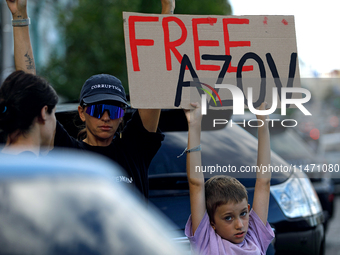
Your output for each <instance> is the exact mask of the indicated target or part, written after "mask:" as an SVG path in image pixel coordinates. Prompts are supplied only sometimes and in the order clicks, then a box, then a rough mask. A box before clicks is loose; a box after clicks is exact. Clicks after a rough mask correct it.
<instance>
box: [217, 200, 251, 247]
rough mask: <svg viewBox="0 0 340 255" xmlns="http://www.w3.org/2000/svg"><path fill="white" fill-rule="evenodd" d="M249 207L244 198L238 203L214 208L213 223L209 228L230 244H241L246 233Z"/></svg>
mask: <svg viewBox="0 0 340 255" xmlns="http://www.w3.org/2000/svg"><path fill="white" fill-rule="evenodd" d="M249 210H250V205H249V204H248V203H247V200H246V199H245V198H244V199H243V200H242V202H240V203H227V204H224V205H220V206H218V207H217V208H216V212H215V215H214V220H215V223H213V222H211V226H212V227H213V229H214V230H215V231H216V233H217V234H218V235H219V236H220V237H222V238H223V239H226V240H228V241H230V242H232V243H241V242H242V241H243V240H244V238H245V236H246V234H247V231H248V224H249Z"/></svg>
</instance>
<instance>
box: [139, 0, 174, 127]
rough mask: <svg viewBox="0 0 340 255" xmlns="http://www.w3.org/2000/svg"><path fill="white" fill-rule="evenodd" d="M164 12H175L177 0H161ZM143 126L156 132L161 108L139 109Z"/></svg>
mask: <svg viewBox="0 0 340 255" xmlns="http://www.w3.org/2000/svg"><path fill="white" fill-rule="evenodd" d="M161 2H162V14H173V12H174V9H175V0H161ZM138 112H139V115H140V118H141V120H142V123H143V126H144V128H145V129H146V130H148V131H149V132H156V131H157V127H158V122H159V117H160V114H161V110H160V109H139V110H138Z"/></svg>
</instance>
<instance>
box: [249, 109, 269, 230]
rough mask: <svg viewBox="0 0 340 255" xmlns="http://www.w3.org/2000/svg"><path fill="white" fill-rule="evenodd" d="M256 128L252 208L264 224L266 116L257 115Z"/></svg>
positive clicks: (265, 215) (266, 173)
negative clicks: (254, 180)
mask: <svg viewBox="0 0 340 255" xmlns="http://www.w3.org/2000/svg"><path fill="white" fill-rule="evenodd" d="M265 106H266V103H262V104H261V106H260V110H265ZM256 117H257V119H258V120H260V121H259V126H260V125H262V124H263V125H262V126H261V127H259V128H258V151H257V166H258V169H260V172H257V173H256V184H255V191H254V200H253V210H254V211H255V212H256V214H257V215H258V216H259V217H260V219H261V220H262V222H263V223H264V224H266V223H267V218H268V208H269V198H270V179H271V171H270V169H269V166H270V139H269V128H268V121H266V119H267V116H264V115H257V116H256Z"/></svg>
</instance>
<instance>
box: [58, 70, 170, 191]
mask: <svg viewBox="0 0 340 255" xmlns="http://www.w3.org/2000/svg"><path fill="white" fill-rule="evenodd" d="M126 106H127V101H126V95H125V91H124V88H123V86H122V84H121V82H120V80H119V79H117V78H116V77H114V76H112V75H108V74H99V75H94V76H92V77H90V78H89V79H88V80H87V81H86V82H85V84H84V85H83V88H82V90H81V93H80V105H79V106H78V112H79V116H80V118H81V120H82V121H83V122H84V123H85V126H86V130H85V138H83V140H77V139H75V138H73V137H72V136H70V135H69V134H68V133H67V131H66V130H65V129H64V128H63V126H62V125H61V124H60V123H59V122H57V128H56V134H55V139H54V146H55V147H66V148H75V149H80V150H84V151H92V152H95V153H99V154H101V155H104V156H107V157H109V158H110V159H112V160H114V161H115V162H117V163H118V164H119V165H120V166H122V167H123V169H125V171H126V175H124V176H118V177H117V179H116V180H117V181H118V182H122V183H124V184H129V185H130V186H132V187H133V186H135V187H137V189H138V190H139V191H140V192H141V193H142V194H144V196H145V197H148V173H147V171H148V168H149V165H150V163H151V160H152V158H153V157H154V155H155V154H156V152H157V151H158V149H159V147H160V146H161V142H162V140H163V135H162V134H161V133H160V132H156V131H157V123H158V116H159V110H137V111H135V113H134V114H133V116H132V118H131V120H130V121H128V122H127V123H126V126H125V128H124V130H123V131H122V133H121V135H117V134H116V131H117V129H118V126H119V124H120V123H121V122H122V120H123V116H124V111H125V107H126ZM152 112H154V113H155V114H154V115H151V113H152ZM151 119H154V121H152V120H151ZM155 120H156V121H155ZM144 123H146V124H145V125H144ZM152 123H153V127H152V129H151V126H152Z"/></svg>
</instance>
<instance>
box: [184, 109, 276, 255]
mask: <svg viewBox="0 0 340 255" xmlns="http://www.w3.org/2000/svg"><path fill="white" fill-rule="evenodd" d="M192 106H193V107H195V109H194V110H191V111H189V110H187V111H186V117H187V120H188V127H189V134H188V147H187V148H188V149H187V150H186V152H187V175H188V181H189V190H190V204H191V216H190V217H189V220H188V222H187V225H186V227H185V234H186V236H187V237H188V238H189V240H190V243H191V245H192V247H193V249H194V250H195V251H197V252H199V254H228V255H230V254H235V255H236V254H237V255H239V254H254V255H255V254H265V253H266V250H267V248H268V246H269V244H270V242H271V241H272V240H273V238H274V233H273V231H272V229H271V227H270V225H269V223H268V222H267V216H268V207H269V197H270V179H271V173H270V172H264V171H263V167H262V166H267V167H268V166H269V164H270V143H269V130H268V125H263V126H262V127H260V128H259V130H258V132H259V133H258V158H257V165H258V167H259V169H260V171H259V172H257V176H256V177H257V179H256V184H255V191H254V200H253V208H252V209H250V205H249V204H248V196H247V191H246V189H245V187H244V186H243V185H242V184H241V183H240V182H239V181H238V180H236V179H235V178H232V177H229V176H214V177H212V178H210V179H209V180H208V181H207V182H206V183H204V176H203V173H202V172H197V171H196V170H195V166H200V165H201V152H200V150H201V147H200V135H201V134H200V133H201V109H200V106H199V104H198V103H195V104H192ZM264 106H265V104H264V103H262V105H261V107H260V110H263V109H264ZM257 118H258V119H260V120H262V121H263V122H264V123H267V122H266V121H265V119H266V117H265V116H257Z"/></svg>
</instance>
